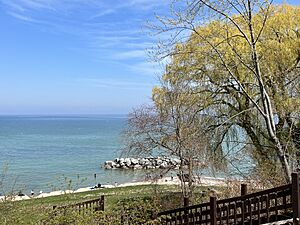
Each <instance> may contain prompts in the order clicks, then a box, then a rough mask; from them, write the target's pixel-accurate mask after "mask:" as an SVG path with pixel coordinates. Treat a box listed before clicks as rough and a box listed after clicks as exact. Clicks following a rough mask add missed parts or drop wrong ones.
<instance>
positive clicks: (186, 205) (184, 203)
mask: <svg viewBox="0 0 300 225" xmlns="http://www.w3.org/2000/svg"><path fill="white" fill-rule="evenodd" d="M189 204H190V200H189V197H184V198H183V206H184V207H188V206H189Z"/></svg>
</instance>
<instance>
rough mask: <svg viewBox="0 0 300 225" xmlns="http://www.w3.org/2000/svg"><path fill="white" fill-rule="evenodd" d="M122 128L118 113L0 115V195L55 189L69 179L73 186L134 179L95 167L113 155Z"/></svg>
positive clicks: (133, 175) (126, 173) (122, 118)
mask: <svg viewBox="0 0 300 225" xmlns="http://www.w3.org/2000/svg"><path fill="white" fill-rule="evenodd" d="M125 125H126V116H123V115H101V116H0V153H1V155H0V166H1V165H2V167H6V165H7V167H8V170H7V172H5V173H4V174H5V175H4V176H3V172H2V180H3V181H4V182H3V184H2V185H1V186H2V187H0V188H1V189H0V194H1V192H2V193H5V192H7V191H10V190H12V189H13V190H15V191H17V190H23V191H24V192H26V193H28V192H29V191H30V190H31V189H33V190H35V191H39V190H43V191H50V190H54V189H61V188H65V187H66V186H67V183H68V180H70V179H71V180H72V183H71V187H72V188H77V187H85V186H91V185H94V184H95V183H103V184H107V183H111V184H113V183H114V182H118V183H122V182H126V181H129V180H132V179H135V178H137V177H138V174H136V173H134V172H132V171H117V170H114V171H106V170H104V169H102V168H101V165H102V164H103V162H104V161H106V160H111V159H113V158H115V157H117V156H119V154H120V149H121V147H122V146H121V139H120V138H121V137H120V133H121V131H122V129H123V128H124V127H125ZM0 174H1V173H0ZM94 174H96V180H95V178H94ZM65 177H66V178H67V180H65ZM3 188H4V189H3Z"/></svg>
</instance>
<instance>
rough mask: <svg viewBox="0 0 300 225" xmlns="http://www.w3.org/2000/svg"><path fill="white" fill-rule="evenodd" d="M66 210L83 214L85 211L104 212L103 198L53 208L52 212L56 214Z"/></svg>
mask: <svg viewBox="0 0 300 225" xmlns="http://www.w3.org/2000/svg"><path fill="white" fill-rule="evenodd" d="M68 209H72V210H75V211H77V212H78V213H84V212H85V211H86V210H94V211H104V196H103V195H102V196H101V197H100V198H97V199H93V200H88V201H84V202H79V203H76V204H71V205H64V206H53V210H55V211H56V212H61V211H65V210H68Z"/></svg>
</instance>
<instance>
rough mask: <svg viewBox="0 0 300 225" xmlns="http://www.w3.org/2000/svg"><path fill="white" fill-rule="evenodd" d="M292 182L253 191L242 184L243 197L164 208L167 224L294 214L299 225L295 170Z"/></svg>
mask: <svg viewBox="0 0 300 225" xmlns="http://www.w3.org/2000/svg"><path fill="white" fill-rule="evenodd" d="M292 178H293V182H292V184H288V185H284V186H280V187H277V188H272V189H268V190H264V191H260V192H256V193H252V194H247V193H246V186H245V185H243V186H242V189H241V190H242V195H241V196H239V197H234V198H229V199H222V200H217V199H216V198H215V197H211V198H210V202H207V203H203V204H198V205H193V206H188V207H184V208H178V209H174V210H169V211H164V212H160V213H159V214H158V216H160V217H162V218H163V220H164V221H165V224H166V225H175V224H182V225H194V224H200V225H217V224H224V225H229V224H242V225H245V224H247V225H248V224H249V225H255V224H263V223H268V222H273V221H280V220H286V219H289V218H293V220H294V224H297V225H299V216H300V192H299V191H300V189H299V174H297V173H293V174H292Z"/></svg>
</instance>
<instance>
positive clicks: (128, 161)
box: [104, 157, 181, 169]
mask: <svg viewBox="0 0 300 225" xmlns="http://www.w3.org/2000/svg"><path fill="white" fill-rule="evenodd" d="M180 163H181V160H180V159H176V158H168V157H145V158H116V159H115V160H113V161H106V162H105V163H104V168H105V169H168V168H179V165H180Z"/></svg>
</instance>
